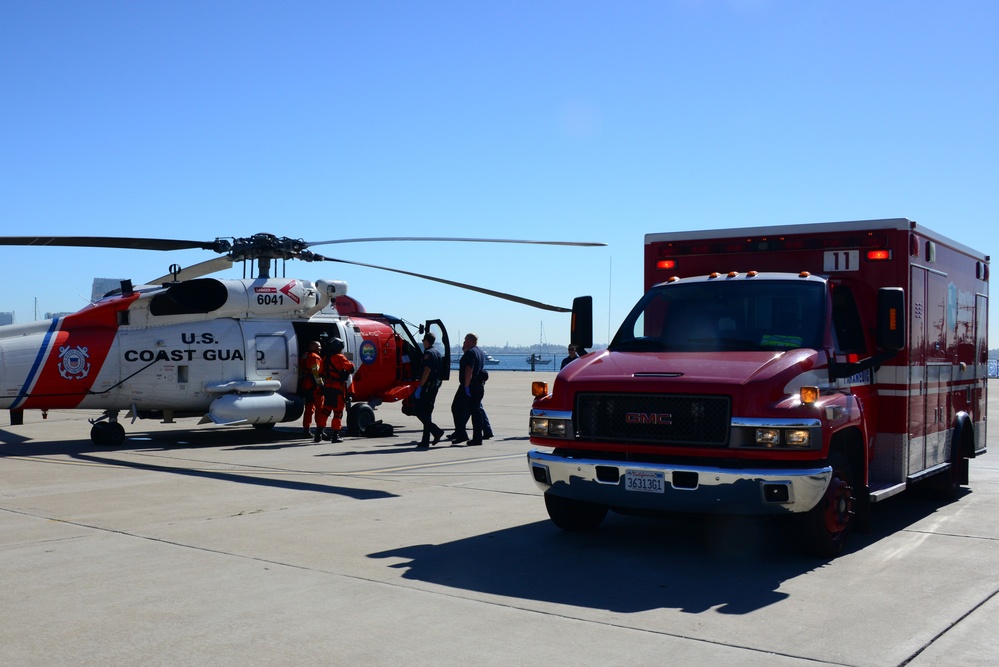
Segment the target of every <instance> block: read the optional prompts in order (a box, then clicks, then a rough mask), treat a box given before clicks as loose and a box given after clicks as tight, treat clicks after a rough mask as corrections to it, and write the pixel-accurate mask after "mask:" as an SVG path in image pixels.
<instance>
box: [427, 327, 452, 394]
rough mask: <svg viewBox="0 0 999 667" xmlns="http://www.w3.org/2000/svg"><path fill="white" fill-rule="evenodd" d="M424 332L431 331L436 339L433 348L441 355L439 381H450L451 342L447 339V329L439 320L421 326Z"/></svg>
mask: <svg viewBox="0 0 999 667" xmlns="http://www.w3.org/2000/svg"><path fill="white" fill-rule="evenodd" d="M423 330H424V331H432V332H433V334H434V336H436V337H437V342H436V343H434V347H436V348H437V350H438V351H439V352H440V353H441V358H442V359H443V361H442V362H441V381H445V380H450V379H451V341H450V340H449V339H448V337H447V329H445V328H444V323H443V322H441V321H440V320H427V321H426V323H424V325H423Z"/></svg>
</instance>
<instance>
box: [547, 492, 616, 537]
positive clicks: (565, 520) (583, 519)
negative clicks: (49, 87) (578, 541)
mask: <svg viewBox="0 0 999 667" xmlns="http://www.w3.org/2000/svg"><path fill="white" fill-rule="evenodd" d="M545 508H546V509H547V510H548V516H549V517H550V518H551V520H552V523H554V524H555V525H556V526H558V527H559V528H561V529H562V530H567V531H569V532H572V533H585V532H589V531H591V530H596V528H597V526H599V525H600V523H601V522H602V521H603V520H604V517H605V516H607V508H606V507H604V506H602V505H594V504H593V503H588V502H584V501H582V500H572V499H570V498H562V497H560V496H555V495H552V494H551V493H546V494H545Z"/></svg>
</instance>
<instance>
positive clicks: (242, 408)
mask: <svg viewBox="0 0 999 667" xmlns="http://www.w3.org/2000/svg"><path fill="white" fill-rule="evenodd" d="M428 240H436V241H461V242H487V243H532V244H542V245H565V246H597V245H604V244H602V243H584V242H569V241H522V240H513V239H468V238H466V239H462V238H425V237H420V238H415V237H394V238H376V239H370V238H369V239H338V240H330V241H316V242H311V243H310V242H305V241H302V240H301V239H290V238H284V237H277V236H274V235H271V234H254V235H253V236H249V237H245V238H217V239H215V240H214V241H207V242H205V241H185V240H175V239H153V238H127V237H95V236H4V237H0V245H18V246H70V247H90V248H122V249H143V250H184V249H194V248H201V249H204V250H211V251H214V252H216V253H219V254H220V255H221V257H217V258H214V259H212V260H209V261H207V262H202V263H200V264H196V265H194V266H191V267H188V268H186V269H181V268H180V267H179V266H177V265H174V266H172V267H171V273H170V274H169V275H166V276H163V277H161V278H158V279H156V280H153V281H150V283H149V284H147V285H141V286H137V287H136V286H133V285H132V284H131V282H130V281H123V282H122V284H121V289H120V290H115V291H114V292H112V293H110V294H108V295H106V296H105V297H104V298H102V299H101V300H99V301H97V302H96V303H93V304H90V305H89V306H87V307H85V308H83V309H82V310H80V311H79V312H77V313H73V314H71V315H66V316H63V317H58V318H55V319H52V320H47V321H39V322H32V323H28V324H13V325H7V326H0V409H9V410H10V411H11V423H12V424H17V423H20V420H21V417H22V416H23V411H24V410H42V411H47V410H52V409H89V410H101V411H103V414H102V415H101V416H99V417H97V418H95V419H92V420H90V421H91V424H92V428H91V431H90V437H91V439H92V440H93V442H94V443H95V444H98V445H111V446H117V445H120V444H122V443H123V442H124V440H125V429H124V427H123V426H122V425H121V423H120V422H119V419H118V418H119V416H120V415H121V413H122V412H127V413H129V414H130V416H131V417H132V419H133V420H134V419H136V418H154V419H162V420H165V421H171V420H172V419H173V418H174V417H192V416H193V417H197V416H201V417H203V419H202V422H201V423H206V422H209V421H210V422H214V423H216V424H243V423H248V424H252V425H253V426H255V427H257V428H260V429H266V428H271V427H273V426H274V424H276V423H279V422H288V421H293V420H296V419H298V418H299V417H300V416H301V414H302V407H303V406H302V401H301V399H300V398H299V397H298V396H297V395H296V388H297V383H298V364H299V357H300V355H302V354H304V352H305V349H306V346H307V345H308V342H309V341H312V340H321V339H323V338H327V337H328V338H333V337H336V338H340V339H341V340H343V341H344V343H345V350H344V353H345V354H347V355H348V357H350V358H352V359H353V361H354V363H355V366H356V367H357V369H358V370H357V372H356V373H355V375H354V381H353V384H352V388H351V389H352V399H353V402H352V405H351V407H350V409H349V410H348V413H347V428H348V430H349V431H352V432H355V433H357V432H363V431H364V430H365V429H366V428H368V427H369V426H370V425H371V424H372V423H373V422H374V421H375V418H374V412H373V406H377V405H378V404H380V403H382V402H391V401H398V400H402V399H405V398H406V397H408V396H409V395H410V394H411V393H412V392H413V391H414V390H415V387H416V384H417V380H418V379H419V377H420V374H421V372H422V368H421V364H422V354H421V350H422V347H421V346H420V345H419V344H418V343H417V340H416V338H415V337H414V335H413V332H412V331H411V330H410V328H409V327H408V326H407V325H406V323H404V322H403V320H401V319H399V318H397V317H393V316H390V315H385V314H374V313H368V312H366V311H365V309H364V308H363V307H362V306H361V304H360V303H359V302H358V301H357V300H355V299H354V298H352V297H350V296H348V295H347V284H346V282H344V281H341V280H317V281H315V282H311V281H308V280H302V279H297V278H284V277H282V278H277V277H272V276H271V265H272V262H274V261H275V260H281V261H285V260H289V259H297V260H302V261H306V262H339V263H343V264H354V265H357V266H365V267H369V268H374V269H382V270H386V271H393V272H395V273H400V274H404V275H408V276H413V277H417V278H423V279H426V280H433V281H436V282H440V283H444V284H447V285H452V286H454V287H458V288H462V289H468V290H473V291H476V292H479V293H482V294H487V295H489V296H493V297H498V298H501V299H507V300H510V301H515V302H517V303H522V304H525V305H529V306H533V307H536V308H541V309H545V310H553V311H556V312H569V309H567V308H562V307H559V306H552V305H548V304H544V303H541V302H538V301H534V300H531V299H526V298H523V297H519V296H515V295H512V294H507V293H504V292H498V291H495V290H490V289H486V288H483V287H477V286H474V285H468V284H465V283H459V282H455V281H451V280H446V279H443V278H436V277H433V276H428V275H424V274H419V273H413V272H410V271H404V270H401V269H393V268H388V267H383V266H376V265H373V264H364V263H361V262H354V261H349V260H343V259H336V258H333V257H327V256H324V255H320V254H318V253H315V252H313V251H311V250H310V249H309V248H310V247H312V246H316V245H326V244H333V243H350V242H359V241H428ZM237 261H242V262H244V276H245V275H246V268H247V263H249V264H250V267H251V275H252V273H253V270H252V269H253V267H254V265H255V268H256V276H255V277H250V278H245V277H244V278H243V279H241V280H222V279H216V278H211V277H206V276H209V275H210V274H211V273H214V272H216V271H219V270H222V269H225V268H228V267H231V266H232V264H233V263H234V262H237ZM425 330H431V331H435V333H436V335H437V340H438V341H439V342H440V343H442V345H443V349H444V353H445V355H449V352H450V344H449V341H448V337H447V330H446V329H445V327H444V325H443V323H442V322H440V320H428V321H426V322H425V323H423V324H422V325H420V326H419V327H418V332H419V333H422V332H423V331H425ZM443 366H444V369H445V370H444V372H445V373H447V372H448V371H447V369H449V368H450V360H449V359H446V360H445V363H444V365H443Z"/></svg>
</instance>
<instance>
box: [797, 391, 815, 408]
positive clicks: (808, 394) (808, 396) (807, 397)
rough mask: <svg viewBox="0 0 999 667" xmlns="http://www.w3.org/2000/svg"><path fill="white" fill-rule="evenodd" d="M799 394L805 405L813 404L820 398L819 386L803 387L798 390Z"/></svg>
mask: <svg viewBox="0 0 999 667" xmlns="http://www.w3.org/2000/svg"><path fill="white" fill-rule="evenodd" d="M798 396H799V397H800V398H801V402H802V404H804V405H812V404H814V403H815V401H817V400H819V388H818V387H802V388H801V389H800V390H798Z"/></svg>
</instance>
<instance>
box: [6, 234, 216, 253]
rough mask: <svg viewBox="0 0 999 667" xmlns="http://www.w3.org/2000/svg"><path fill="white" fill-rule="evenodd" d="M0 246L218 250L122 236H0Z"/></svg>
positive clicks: (205, 244)
mask: <svg viewBox="0 0 999 667" xmlns="http://www.w3.org/2000/svg"><path fill="white" fill-rule="evenodd" d="M0 245H17V246H65V247H72V248H127V249H133V250H190V249H193V248H200V249H202V250H214V251H215V252H223V251H222V250H219V247H220V246H219V244H218V241H217V240H216V241H183V240H180V239H148V238H130V237H122V236H0Z"/></svg>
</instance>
